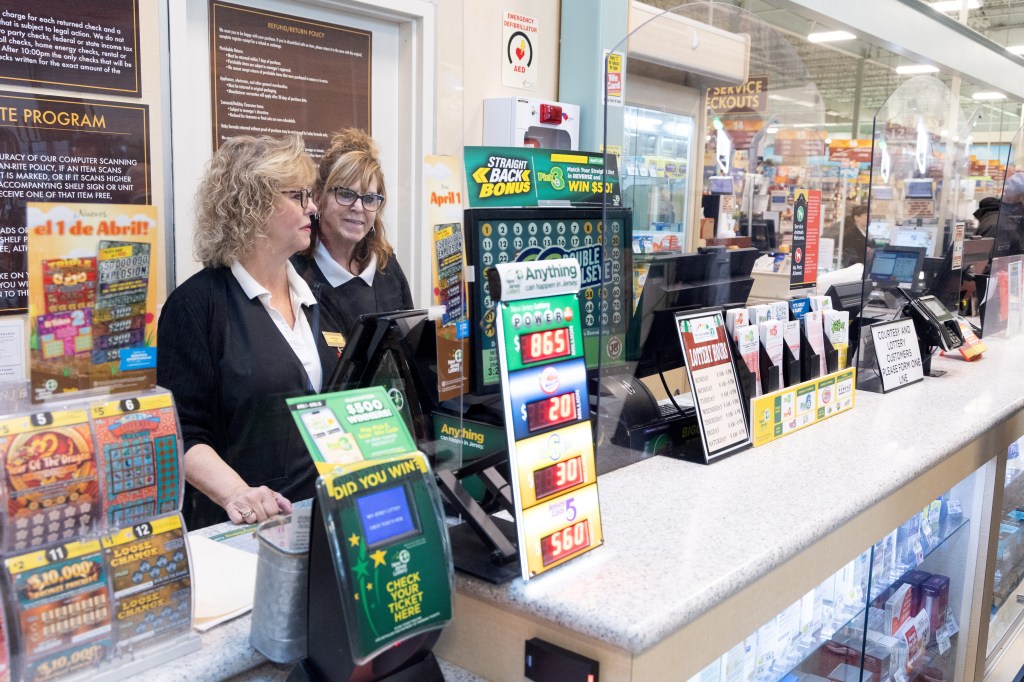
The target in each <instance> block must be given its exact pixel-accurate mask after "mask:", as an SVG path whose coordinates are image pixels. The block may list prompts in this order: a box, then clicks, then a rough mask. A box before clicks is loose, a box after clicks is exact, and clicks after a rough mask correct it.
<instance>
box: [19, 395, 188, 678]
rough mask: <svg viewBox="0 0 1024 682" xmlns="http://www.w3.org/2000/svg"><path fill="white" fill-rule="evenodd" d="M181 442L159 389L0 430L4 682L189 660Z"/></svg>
mask: <svg viewBox="0 0 1024 682" xmlns="http://www.w3.org/2000/svg"><path fill="white" fill-rule="evenodd" d="M180 443H181V435H180V430H179V428H178V419H177V414H176V412H175V409H174V402H173V399H172V397H171V394H170V393H169V392H167V391H164V390H161V389H157V390H153V391H147V392H144V393H141V394H138V395H132V396H127V397H122V398H119V399H118V398H113V397H112V396H105V397H103V398H94V399H92V400H77V401H76V400H63V401H60V402H59V403H49V404H47V405H44V406H33V407H29V406H25V405H22V409H20V410H17V411H14V412H9V413H8V414H7V416H4V417H2V418H0V458H2V462H3V476H2V477H0V478H2V480H0V485H2V488H3V493H4V495H3V499H4V500H6V503H5V505H4V506H3V508H2V509H0V535H2V541H0V544H2V547H3V554H2V557H0V560H2V564H3V569H4V575H3V580H2V581H0V590H2V591H3V592H4V600H3V601H4V604H5V605H6V609H5V613H4V617H5V620H4V623H3V625H5V626H9V627H5V628H4V630H3V635H4V636H3V640H4V641H3V646H2V647H0V649H2V653H0V657H2V660H3V661H4V662H9V664H10V668H9V670H8V671H7V672H8V673H10V674H12V676H13V678H14V679H36V678H46V679H52V678H55V677H68V676H72V677H80V678H82V679H85V678H86V677H88V679H90V680H97V679H99V680H107V679H109V680H114V679H124V678H125V677H126V676H128V675H133V674H138V673H141V672H142V671H144V670H146V669H149V668H152V667H155V666H157V665H160V664H162V663H164V662H166V661H168V660H171V659H173V658H176V657H178V656H182V655H184V654H186V653H188V652H189V651H194V650H196V649H198V648H199V638H198V637H197V636H196V635H195V634H194V633H193V632H192V602H193V592H192V583H191V581H192V570H191V558H190V554H189V551H188V542H187V534H186V529H185V526H184V521H183V520H182V517H181V516H180V514H179V512H180V509H181V500H182V488H183V485H184V480H183V477H182V471H181V468H180V466H179V462H180V452H179V450H180ZM8 652H9V654H10V655H9V656H8V655H7V654H8ZM3 672H4V670H3V668H2V667H0V675H2V674H3Z"/></svg>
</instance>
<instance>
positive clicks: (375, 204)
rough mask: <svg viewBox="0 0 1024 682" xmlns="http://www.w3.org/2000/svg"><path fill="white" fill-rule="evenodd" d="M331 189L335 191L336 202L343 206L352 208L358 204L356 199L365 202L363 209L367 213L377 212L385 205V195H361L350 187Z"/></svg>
mask: <svg viewBox="0 0 1024 682" xmlns="http://www.w3.org/2000/svg"><path fill="white" fill-rule="evenodd" d="M331 189H332V190H333V191H334V199H335V201H337V202H338V203H339V204H341V205H342V206H351V205H352V204H354V203H356V199H359V200H360V201H362V202H363V208H365V209H366V210H367V211H376V210H377V209H378V208H380V207H381V206H383V205H384V195H383V194H360V193H359V192H353V191H352V190H350V189H349V188H348V187H332V188H331Z"/></svg>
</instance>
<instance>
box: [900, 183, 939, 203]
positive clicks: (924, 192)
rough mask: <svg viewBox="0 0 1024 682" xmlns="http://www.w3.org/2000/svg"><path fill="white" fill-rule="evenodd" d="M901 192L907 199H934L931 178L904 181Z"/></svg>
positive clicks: (933, 186)
mask: <svg viewBox="0 0 1024 682" xmlns="http://www.w3.org/2000/svg"><path fill="white" fill-rule="evenodd" d="M903 190H904V194H905V196H906V197H907V199H934V198H935V181H934V180H932V179H931V178H916V179H912V180H904V181H903Z"/></svg>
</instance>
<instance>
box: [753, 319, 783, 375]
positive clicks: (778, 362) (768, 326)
mask: <svg viewBox="0 0 1024 682" xmlns="http://www.w3.org/2000/svg"><path fill="white" fill-rule="evenodd" d="M758 329H759V331H760V336H761V345H762V346H764V350H765V352H766V353H767V354H768V359H769V360H771V361H772V364H773V365H775V366H777V367H781V366H782V356H783V352H782V344H783V335H782V334H783V326H782V323H781V322H779V321H778V320H769V321H768V322H762V323H761V324H759V325H758Z"/></svg>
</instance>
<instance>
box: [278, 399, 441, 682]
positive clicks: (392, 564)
mask: <svg viewBox="0 0 1024 682" xmlns="http://www.w3.org/2000/svg"><path fill="white" fill-rule="evenodd" d="M288 403H289V406H290V408H291V410H292V416H293V418H294V420H295V423H296V425H297V426H298V427H299V431H300V433H301V434H302V437H303V438H304V439H305V442H306V444H307V446H308V447H309V451H310V454H311V455H312V456H313V459H314V461H315V462H316V465H317V468H318V470H319V471H320V473H321V476H320V477H319V478H318V479H317V481H316V497H315V498H314V504H313V515H312V530H311V538H310V549H309V582H308V584H309V588H308V594H307V597H306V598H307V606H308V609H307V610H308V620H307V633H306V640H307V642H308V652H307V657H306V658H305V659H304V660H302V661H301V662H300V664H299V665H297V666H296V667H295V668H294V670H293V672H292V675H291V677H290V678H289V679H290V680H349V679H365V680H423V681H424V682H429V681H433V680H437V681H438V682H441V681H443V679H444V678H443V676H442V675H441V670H440V667H439V666H438V664H437V660H436V659H435V657H434V655H433V653H432V652H431V647H432V646H433V645H434V642H436V641H437V638H438V637H439V636H440V632H441V629H442V628H444V626H445V625H447V624H448V623H449V622H450V621H451V619H452V596H453V594H454V588H453V577H452V576H453V573H452V555H451V548H450V546H449V543H448V533H447V531H446V529H445V522H444V512H443V510H442V507H441V499H440V496H439V494H438V491H437V486H436V485H435V483H434V477H433V473H432V472H431V469H430V464H429V463H428V461H427V458H426V456H425V455H423V454H422V453H419V452H415V451H414V448H415V446H414V443H413V439H412V436H411V435H410V433H409V430H408V429H407V428H406V426H405V422H403V421H402V417H401V415H400V414H399V412H398V409H397V408H396V407H395V405H394V403H393V402H392V400H391V398H389V397H388V394H387V392H385V391H384V389H383V388H381V387H379V386H372V387H369V388H366V389H359V390H354V391H343V392H340V393H329V394H324V395H321V396H316V398H315V399H313V400H311V399H310V398H308V397H306V398H296V399H290V400H289V401H288Z"/></svg>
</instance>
